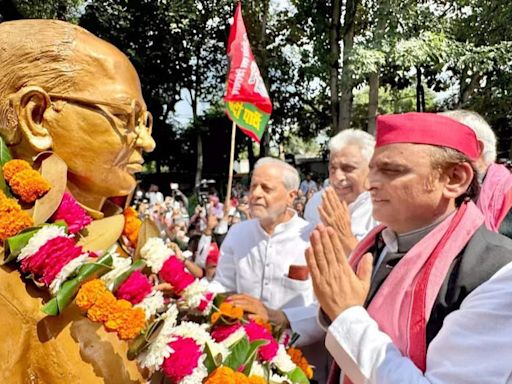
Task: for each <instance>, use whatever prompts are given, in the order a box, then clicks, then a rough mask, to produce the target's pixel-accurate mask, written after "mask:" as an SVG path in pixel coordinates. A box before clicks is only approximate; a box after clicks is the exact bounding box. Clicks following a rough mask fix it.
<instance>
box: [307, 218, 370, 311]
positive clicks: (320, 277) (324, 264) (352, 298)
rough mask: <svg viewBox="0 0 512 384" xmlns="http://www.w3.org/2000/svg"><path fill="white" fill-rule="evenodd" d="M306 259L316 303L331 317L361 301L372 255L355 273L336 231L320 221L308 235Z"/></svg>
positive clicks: (367, 282)
mask: <svg viewBox="0 0 512 384" xmlns="http://www.w3.org/2000/svg"><path fill="white" fill-rule="evenodd" d="M306 261H307V263H308V266H309V270H310V273H311V278H312V279H313V289H314V290H315V294H316V297H317V299H318V302H319V303H320V306H321V307H322V309H323V310H324V312H325V313H326V314H327V316H329V318H330V319H331V320H334V319H336V318H337V317H338V316H339V315H340V314H341V313H342V312H343V311H344V310H346V309H347V308H350V307H353V306H358V305H363V304H364V302H365V300H366V297H367V296H368V292H369V290H370V279H371V276H372V255H371V254H369V253H367V254H366V255H364V256H363V258H362V259H361V262H360V263H359V266H358V270H357V273H355V272H354V271H353V270H352V267H351V266H350V264H349V263H348V260H347V258H346V256H345V252H344V251H343V246H342V244H341V241H340V239H339V237H338V235H337V234H336V232H335V231H334V230H333V229H332V228H330V227H325V226H324V225H322V224H319V225H318V226H317V228H316V229H315V230H314V231H313V233H312V234H311V247H309V248H308V249H307V250H306Z"/></svg>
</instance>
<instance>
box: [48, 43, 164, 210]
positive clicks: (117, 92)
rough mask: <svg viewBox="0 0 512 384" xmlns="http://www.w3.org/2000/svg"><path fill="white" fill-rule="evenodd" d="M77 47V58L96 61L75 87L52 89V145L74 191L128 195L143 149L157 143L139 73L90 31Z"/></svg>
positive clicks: (84, 199) (80, 194)
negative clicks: (83, 56) (54, 91)
mask: <svg viewBox="0 0 512 384" xmlns="http://www.w3.org/2000/svg"><path fill="white" fill-rule="evenodd" d="M82 43H83V44H82ZM77 51H78V52H77V59H78V60H80V55H81V54H82V52H86V54H87V55H89V57H91V56H92V58H93V62H92V64H88V65H86V66H85V70H84V71H81V72H79V73H78V74H77V76H76V83H75V89H74V90H72V91H70V92H67V93H66V94H64V95H58V94H52V93H50V94H49V96H50V99H51V101H52V108H49V109H48V110H47V111H46V113H45V116H44V118H45V120H46V124H45V125H46V127H47V129H48V131H49V133H50V135H51V137H52V142H53V145H52V150H53V151H54V152H55V153H57V154H58V155H59V156H60V157H61V158H62V159H63V160H64V161H65V162H66V164H67V165H68V170H69V171H68V185H69V186H70V189H71V192H73V193H74V194H76V195H77V197H78V198H79V199H82V202H83V203H85V204H87V200H88V199H87V195H88V194H89V195H94V196H102V197H110V196H123V195H127V194H129V193H130V192H131V191H132V190H133V189H134V187H135V179H134V177H133V175H134V173H136V172H139V171H141V169H142V165H141V164H142V162H143V159H142V151H146V152H150V151H152V150H153V149H154V147H155V142H154V141H153V139H152V138H151V117H150V115H149V114H148V113H147V109H146V104H145V103H144V100H143V98H142V94H141V89H140V83H139V78H138V76H137V73H136V72H135V69H134V68H133V66H132V65H131V63H130V62H129V61H128V59H127V58H126V57H125V56H124V55H123V54H122V53H120V52H119V51H117V50H116V49H115V48H113V47H112V46H110V45H108V44H106V43H104V42H103V41H101V40H98V39H96V38H92V37H89V36H84V37H83V38H81V39H78V40H77ZM89 61H91V60H87V62H88V63H89Z"/></svg>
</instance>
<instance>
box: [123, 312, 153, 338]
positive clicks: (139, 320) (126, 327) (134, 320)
mask: <svg viewBox="0 0 512 384" xmlns="http://www.w3.org/2000/svg"><path fill="white" fill-rule="evenodd" d="M145 324H146V315H145V314H144V310H143V309H142V308H132V309H131V310H130V311H129V312H128V314H127V316H126V318H125V321H123V322H122V323H121V324H120V325H119V327H118V328H117V334H118V335H119V338H120V339H121V340H131V339H133V338H135V337H136V336H138V335H139V334H140V332H141V331H142V328H144V325H145Z"/></svg>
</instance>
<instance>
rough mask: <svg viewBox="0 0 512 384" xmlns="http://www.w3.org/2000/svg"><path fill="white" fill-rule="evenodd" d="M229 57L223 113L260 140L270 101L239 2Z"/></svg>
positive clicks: (229, 42)
mask: <svg viewBox="0 0 512 384" xmlns="http://www.w3.org/2000/svg"><path fill="white" fill-rule="evenodd" d="M228 58H229V73H228V79H227V90H226V95H225V96H224V101H225V102H226V113H227V114H228V116H229V118H230V119H231V120H232V121H233V122H234V123H236V125H238V126H239V127H240V129H241V130H242V131H243V132H244V133H245V134H246V135H248V136H249V137H251V138H252V139H253V140H255V141H257V142H259V141H260V139H261V136H262V135H263V132H264V131H265V127H266V125H267V123H268V120H269V118H270V114H271V113H272V102H271V101H270V97H269V96H268V93H267V89H266V88H265V83H264V82H263V79H262V78H261V74H260V70H259V69H258V65H257V64H256V61H255V60H254V56H253V54H252V51H251V46H250V45H249V39H248V37H247V31H246V29H245V25H244V20H243V19H242V9H241V4H240V3H238V5H237V7H236V11H235V19H234V21H233V25H232V26H231V30H230V32H229V41H228Z"/></svg>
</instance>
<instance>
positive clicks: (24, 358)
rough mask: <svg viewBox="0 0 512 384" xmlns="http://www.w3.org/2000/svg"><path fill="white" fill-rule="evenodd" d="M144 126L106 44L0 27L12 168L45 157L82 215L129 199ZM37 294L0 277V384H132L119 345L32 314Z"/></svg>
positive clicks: (134, 81) (14, 277)
mask: <svg viewBox="0 0 512 384" xmlns="http://www.w3.org/2000/svg"><path fill="white" fill-rule="evenodd" d="M151 126H152V117H151V114H150V113H149V112H148V111H147V108H146V105H145V103H144V100H143V98H142V94H141V89H140V82H139V78H138V76H137V73H136V71H135V69H134V68H133V66H132V65H131V63H130V62H129V60H128V58H127V57H126V56H125V55H124V54H123V53H121V52H120V51H119V50H118V49H117V48H115V47H114V46H112V45H111V44H109V43H107V42H106V41H103V40H101V39H99V38H97V37H96V36H94V35H92V34H91V33H89V32H88V31H86V30H84V29H83V28H80V27H78V26H75V25H72V24H68V23H65V22H60V21H54V20H20V21H12V22H4V23H1V24H0V135H1V136H2V137H3V139H4V140H5V142H6V143H7V145H8V148H9V149H10V151H11V153H12V155H13V157H14V158H20V159H25V160H28V161H29V162H31V161H32V160H33V159H34V157H35V156H36V155H37V154H39V153H41V152H45V151H52V152H54V153H56V154H57V155H59V156H60V158H62V159H63V160H64V162H65V163H66V164H67V167H68V175H67V188H68V190H69V191H70V192H71V193H72V194H73V195H74V197H75V198H76V199H77V200H78V201H79V202H80V203H81V204H82V205H84V206H86V207H88V208H89V209H90V210H92V211H94V210H96V211H99V210H101V209H102V206H103V204H104V202H105V201H106V199H107V198H109V197H112V196H127V195H129V194H130V193H131V191H132V190H133V189H134V187H135V179H134V177H133V174H134V173H135V172H138V171H140V170H141V164H142V162H143V160H142V155H141V153H142V151H152V150H153V149H154V146H155V142H154V141H153V139H152V138H151ZM40 308H41V293H40V292H39V291H38V290H37V289H36V288H35V287H34V286H32V285H31V284H28V283H27V284H25V283H24V282H23V281H22V279H21V277H20V274H19V273H18V272H17V271H16V270H12V269H10V268H9V267H5V266H4V267H2V268H1V269H0V339H1V340H2V343H1V347H0V382H2V383H13V384H14V383H47V384H54V383H74V384H78V383H84V384H85V383H87V384H91V383H109V384H114V383H139V382H144V379H143V377H142V375H141V374H140V373H139V371H138V369H137V367H136V365H135V363H134V362H129V361H128V360H127V359H126V357H125V356H126V349H127V345H126V343H124V342H122V341H119V340H117V337H116V336H115V335H112V334H107V333H106V332H105V331H104V330H103V329H102V328H101V327H100V326H98V324H93V323H91V322H90V321H88V320H87V319H85V318H84V317H83V316H82V315H81V314H80V313H79V312H78V310H76V309H73V308H69V309H68V310H66V311H65V312H64V314H63V315H62V316H59V317H57V318H50V317H45V315H44V314H43V313H42V312H41V311H40Z"/></svg>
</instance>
